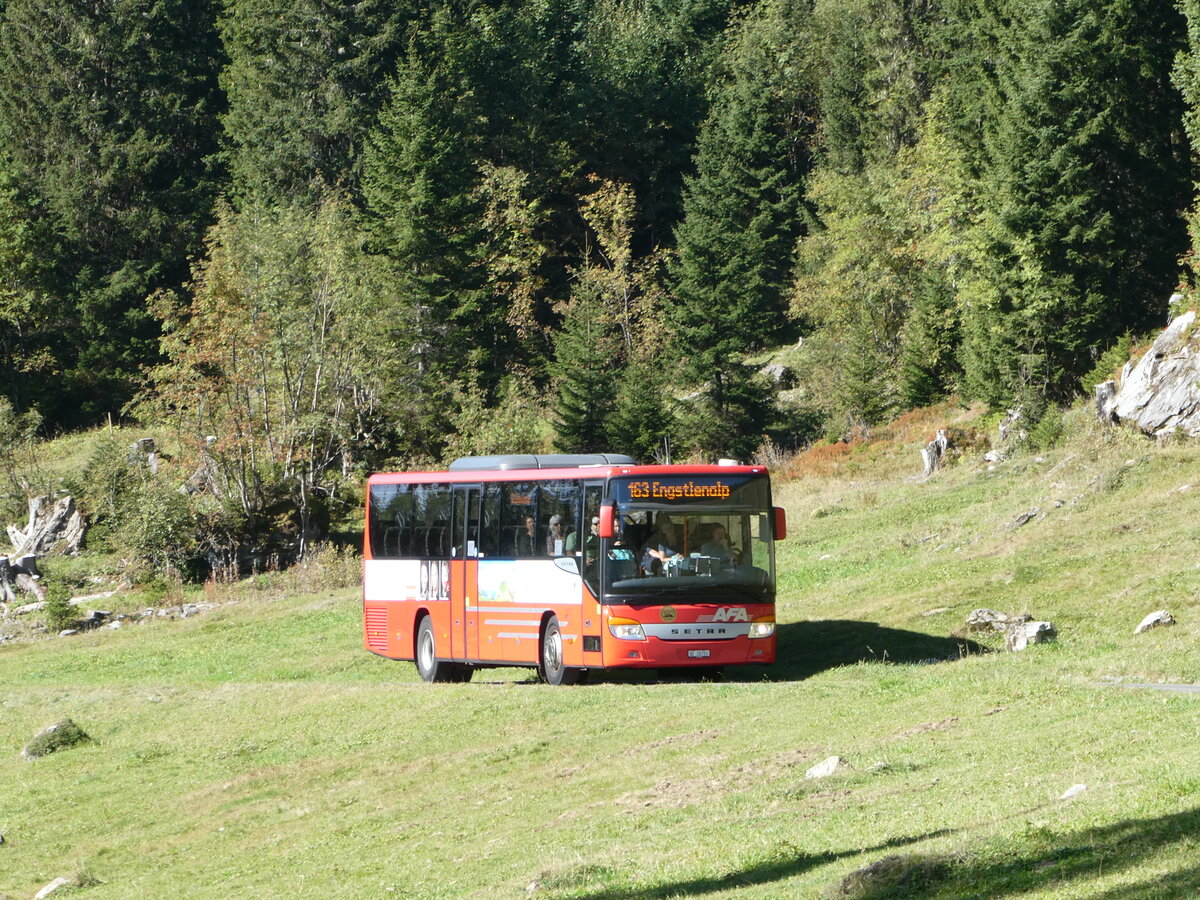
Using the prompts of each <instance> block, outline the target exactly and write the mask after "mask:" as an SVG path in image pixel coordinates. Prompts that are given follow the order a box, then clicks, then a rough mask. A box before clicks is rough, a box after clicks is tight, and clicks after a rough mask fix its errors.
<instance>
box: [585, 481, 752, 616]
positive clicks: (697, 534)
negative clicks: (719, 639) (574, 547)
mask: <svg viewBox="0 0 1200 900" xmlns="http://www.w3.org/2000/svg"><path fill="white" fill-rule="evenodd" d="M612 495H613V498H614V502H615V504H616V521H617V528H618V533H617V535H616V536H615V537H614V538H613V539H612V540H610V541H606V547H605V554H606V556H607V562H606V565H605V566H604V591H605V593H607V594H613V595H619V596H620V597H621V599H622V600H623V601H626V602H637V603H653V602H656V601H661V602H664V603H668V602H678V596H677V595H678V594H679V593H687V594H689V595H694V596H696V597H697V599H703V598H707V597H711V598H712V599H713V600H714V601H716V600H723V599H733V598H736V599H738V600H741V601H744V602H753V601H755V600H760V601H767V602H769V601H770V600H771V599H772V598H773V595H774V593H775V547H774V541H773V535H772V520H771V515H772V513H771V506H770V486H769V482H768V480H767V477H766V475H750V476H744V475H739V476H733V477H724V476H710V475H697V476H690V475H684V476H679V475H676V476H665V477H660V478H645V477H642V478H626V479H614V481H613V482H612ZM673 595H675V596H673Z"/></svg>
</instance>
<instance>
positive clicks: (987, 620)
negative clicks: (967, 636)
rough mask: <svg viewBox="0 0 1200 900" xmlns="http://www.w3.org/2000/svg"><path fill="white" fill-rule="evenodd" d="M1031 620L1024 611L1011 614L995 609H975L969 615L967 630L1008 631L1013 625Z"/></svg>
mask: <svg viewBox="0 0 1200 900" xmlns="http://www.w3.org/2000/svg"><path fill="white" fill-rule="evenodd" d="M1028 621H1029V616H1027V615H1025V614H1024V613H1018V614H1017V615H1010V614H1008V613H1002V612H996V610H994V609H975V610H972V611H971V612H970V613H969V614H968V615H967V631H1008V629H1009V627H1010V626H1012V625H1021V624H1023V623H1025V622H1028Z"/></svg>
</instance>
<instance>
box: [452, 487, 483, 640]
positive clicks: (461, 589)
mask: <svg viewBox="0 0 1200 900" xmlns="http://www.w3.org/2000/svg"><path fill="white" fill-rule="evenodd" d="M481 499H482V490H481V489H480V486H479V485H477V484H473V485H455V487H454V527H453V531H452V535H453V541H454V543H453V547H452V550H451V560H450V597H451V604H450V612H451V618H452V622H453V625H452V627H453V631H452V636H451V639H450V646H451V654H452V655H453V657H454V658H455V659H479V521H480V507H481Z"/></svg>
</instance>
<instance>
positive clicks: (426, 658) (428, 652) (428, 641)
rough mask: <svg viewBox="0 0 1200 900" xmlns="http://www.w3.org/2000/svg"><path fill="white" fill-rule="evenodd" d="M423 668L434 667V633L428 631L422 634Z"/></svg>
mask: <svg viewBox="0 0 1200 900" xmlns="http://www.w3.org/2000/svg"><path fill="white" fill-rule="evenodd" d="M421 668H422V669H425V670H426V671H428V670H429V669H431V668H433V634H432V633H430V632H428V631H426V632H424V633H423V634H422V635H421Z"/></svg>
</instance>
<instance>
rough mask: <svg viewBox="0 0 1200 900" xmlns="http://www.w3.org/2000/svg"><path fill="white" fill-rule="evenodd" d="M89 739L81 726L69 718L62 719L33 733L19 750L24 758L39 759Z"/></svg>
mask: <svg viewBox="0 0 1200 900" xmlns="http://www.w3.org/2000/svg"><path fill="white" fill-rule="evenodd" d="M90 740H91V738H90V737H88V735H87V733H86V732H85V731H84V730H83V729H82V728H80V727H79V726H78V725H76V724H75V723H74V722H72V721H71V720H70V719H63V720H62V721H60V722H55V723H54V724H53V725H51V726H50V727H49V728H43V729H42V730H41V731H39V732H38V733H37V734H35V735H34V736H33V738H32V739H31V740H30V741H29V743H28V744H26V745H25V749H24V750H22V751H21V756H22V758H24V759H39V758H40V757H43V756H49V755H50V754H51V753H58V752H60V751H62V750H70V749H71V748H72V747H76V746H78V745H79V744H82V743H85V742H87V741H90Z"/></svg>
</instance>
